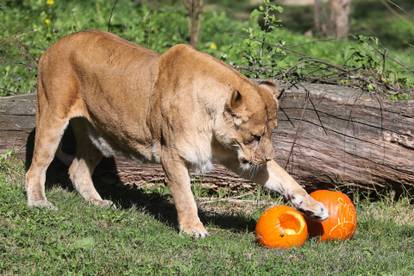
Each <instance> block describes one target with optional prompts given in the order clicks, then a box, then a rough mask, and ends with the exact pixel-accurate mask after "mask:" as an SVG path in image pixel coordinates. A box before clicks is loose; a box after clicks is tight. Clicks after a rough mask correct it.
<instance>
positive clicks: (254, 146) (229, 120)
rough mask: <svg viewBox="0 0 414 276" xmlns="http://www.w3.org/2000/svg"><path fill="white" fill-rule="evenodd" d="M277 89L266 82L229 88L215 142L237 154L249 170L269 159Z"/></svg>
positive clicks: (275, 118)
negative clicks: (222, 118)
mask: <svg viewBox="0 0 414 276" xmlns="http://www.w3.org/2000/svg"><path fill="white" fill-rule="evenodd" d="M276 94H277V88H276V86H275V84H274V83H272V82H269V81H264V82H260V83H258V84H256V83H254V84H252V83H250V82H249V83H244V84H243V85H240V86H239V87H237V88H236V87H232V88H231V91H230V96H229V98H228V99H227V102H226V104H225V107H224V112H223V117H224V120H223V124H222V125H221V127H220V131H218V133H219V135H216V139H217V140H218V141H219V142H220V143H221V144H222V145H223V146H225V147H226V148H229V149H232V150H233V151H235V152H236V153H237V157H238V160H239V162H240V167H241V168H242V169H243V170H249V169H252V168H254V167H257V166H261V165H264V164H265V163H266V162H267V161H269V160H271V159H272V158H273V147H272V141H271V139H272V137H271V136H272V130H273V129H274V128H275V127H276V125H277V108H278V101H277V99H276Z"/></svg>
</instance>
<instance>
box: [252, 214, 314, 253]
mask: <svg viewBox="0 0 414 276" xmlns="http://www.w3.org/2000/svg"><path fill="white" fill-rule="evenodd" d="M256 237H257V240H258V242H259V243H260V244H262V245H263V246H266V247H268V248H284V249H287V248H291V247H300V246H302V245H303V244H304V243H305V241H306V239H307V238H308V229H307V225H306V221H305V218H304V217H303V215H302V214H301V213H300V212H299V211H297V210H296V209H294V208H291V207H288V206H274V207H271V208H269V209H267V210H266V211H265V212H264V213H263V214H262V216H261V217H260V218H259V220H258V221H257V224H256Z"/></svg>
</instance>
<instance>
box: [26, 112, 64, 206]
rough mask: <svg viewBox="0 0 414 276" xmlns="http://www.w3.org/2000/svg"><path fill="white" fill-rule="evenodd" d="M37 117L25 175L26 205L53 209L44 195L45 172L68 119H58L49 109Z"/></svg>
mask: <svg viewBox="0 0 414 276" xmlns="http://www.w3.org/2000/svg"><path fill="white" fill-rule="evenodd" d="M37 116H38V118H37V124H36V134H35V146H34V151H33V159H32V163H31V165H30V168H29V170H28V171H27V173H26V193H27V205H28V206H29V207H46V208H51V209H55V207H54V206H53V204H51V203H50V202H49V201H48V200H47V198H46V194H45V181H46V170H47V168H48V167H49V165H50V163H51V162H52V160H53V158H54V156H55V153H56V149H57V148H58V145H59V143H60V140H61V139H62V136H63V133H64V131H65V128H66V126H67V124H68V122H69V118H63V119H62V118H59V117H57V116H56V115H55V112H54V111H53V110H50V109H48V110H43V111H42V112H41V113H39V114H38V115H37Z"/></svg>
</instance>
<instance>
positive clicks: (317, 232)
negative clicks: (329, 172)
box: [307, 190, 357, 241]
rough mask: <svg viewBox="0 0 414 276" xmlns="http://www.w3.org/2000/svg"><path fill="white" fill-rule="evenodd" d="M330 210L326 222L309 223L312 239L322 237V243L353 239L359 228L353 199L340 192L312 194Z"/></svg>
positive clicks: (325, 191) (320, 191)
mask: <svg viewBox="0 0 414 276" xmlns="http://www.w3.org/2000/svg"><path fill="white" fill-rule="evenodd" d="M310 195H311V196H312V197H313V198H314V199H315V200H317V201H319V202H321V203H323V204H324V205H325V207H326V208H327V209H328V212H329V217H328V218H327V219H326V220H324V221H321V222H319V221H312V220H309V219H308V220H307V221H308V227H309V234H310V236H311V237H315V236H320V238H321V240H322V241H327V240H346V239H349V238H351V237H352V236H353V235H354V233H355V231H356V227H357V213H356V209H355V206H354V204H353V203H352V201H351V199H350V198H349V197H348V196H347V195H345V194H343V193H341V192H338V191H328V190H318V191H315V192H313V193H311V194H310Z"/></svg>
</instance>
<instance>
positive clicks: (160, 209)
mask: <svg viewBox="0 0 414 276" xmlns="http://www.w3.org/2000/svg"><path fill="white" fill-rule="evenodd" d="M34 134H35V130H33V131H32V132H31V133H30V135H29V137H28V139H27V142H26V158H25V169H26V171H27V169H28V168H29V167H30V164H31V160H32V156H33V146H34ZM75 144H76V143H75V139H74V137H73V133H72V132H71V130H70V128H68V129H67V130H66V132H65V134H64V137H63V142H62V148H63V150H64V151H65V152H66V153H68V154H73V153H74V151H75ZM137 167H138V165H137ZM116 172H117V168H116V163H115V161H114V159H113V158H106V159H103V160H102V161H101V162H100V164H99V165H98V166H97V168H96V169H95V172H94V175H93V181H94V184H95V187H96V189H97V191H98V192H99V194H100V195H101V196H102V197H103V198H105V199H111V200H112V201H113V202H114V203H116V205H118V206H120V207H121V208H123V209H128V208H131V207H136V208H137V209H142V210H145V211H146V212H148V213H149V214H151V215H152V216H153V217H154V218H156V219H157V220H159V221H160V222H162V223H165V224H167V225H170V226H172V227H175V228H176V229H177V230H178V223H177V212H176V209H175V206H174V204H172V203H171V201H170V200H169V197H168V195H162V194H160V193H158V192H155V191H152V192H147V191H144V190H142V189H138V188H137V187H134V186H130V185H126V184H124V183H122V181H121V179H120V178H119V176H118V175H117V173H116ZM54 186H58V187H61V188H64V189H66V190H69V191H73V190H74V188H73V185H72V183H71V181H70V179H69V176H68V167H67V166H66V165H64V164H63V163H62V162H61V161H59V160H58V159H57V158H55V159H54V160H53V162H52V164H50V166H49V168H48V170H47V174H46V189H50V188H51V187H54ZM79 196H80V195H79ZM199 215H200V219H201V220H202V221H203V222H204V223H205V224H206V225H207V224H213V225H216V226H218V227H220V228H223V229H229V230H231V231H235V232H240V231H246V229H247V230H249V231H253V230H254V227H255V224H256V222H255V221H254V220H253V219H249V218H247V217H244V216H237V215H226V214H221V213H214V212H204V211H203V210H199Z"/></svg>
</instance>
